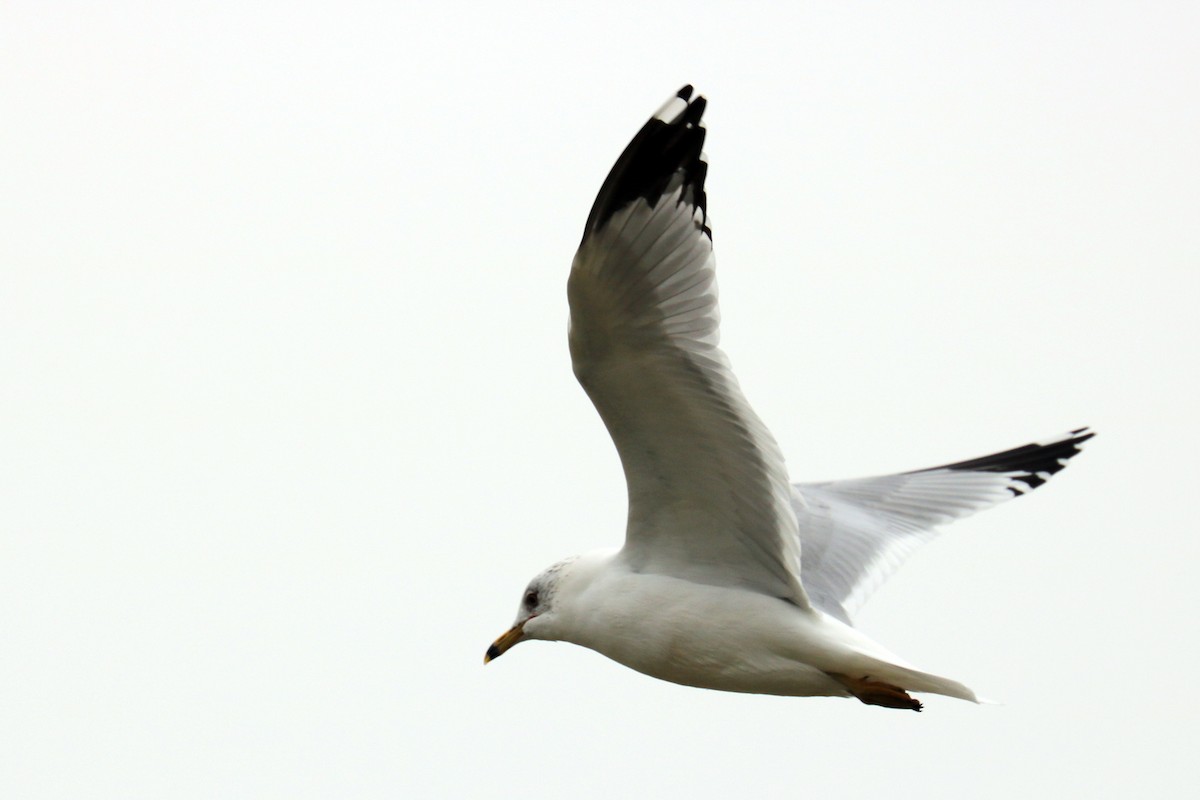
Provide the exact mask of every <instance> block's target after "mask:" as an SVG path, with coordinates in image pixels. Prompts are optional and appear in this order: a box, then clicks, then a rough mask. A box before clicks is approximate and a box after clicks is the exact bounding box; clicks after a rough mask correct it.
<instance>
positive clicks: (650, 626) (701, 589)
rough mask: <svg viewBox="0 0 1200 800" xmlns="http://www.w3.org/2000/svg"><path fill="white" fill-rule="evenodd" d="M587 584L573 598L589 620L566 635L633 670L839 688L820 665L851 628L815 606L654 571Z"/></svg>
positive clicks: (829, 665) (840, 653)
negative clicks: (591, 587) (591, 589)
mask: <svg viewBox="0 0 1200 800" xmlns="http://www.w3.org/2000/svg"><path fill="white" fill-rule="evenodd" d="M597 589H599V590H600V591H598V592H596V593H589V594H588V595H585V596H584V598H581V599H583V600H584V602H585V603H586V604H587V607H588V613H587V615H586V619H588V621H589V623H588V624H584V625H581V626H580V627H579V629H578V630H576V631H573V632H572V633H573V635H572V636H571V638H570V641H572V642H574V643H575V644H579V645H582V646H584V647H588V648H591V649H592V650H596V651H597V652H599V653H602V654H603V655H606V656H608V657H609V658H611V659H613V660H614V661H617V662H620V663H621V664H624V665H625V666H627V667H630V668H631V669H635V670H637V671H638V672H642V673H645V674H646V675H650V676H653V677H655V678H660V679H662V680H666V681H671V682H673V683H681V684H684V685H687V686H698V687H702V688H706V689H720V690H724V691H730V692H753V693H758V694H780V695H797V696H808V695H835V696H845V695H846V694H847V692H846V690H845V688H844V687H843V686H842V685H841V684H840V683H838V682H837V681H835V680H833V679H832V678H830V677H829V675H828V674H827V673H826V669H834V670H835V671H836V667H837V666H838V665H839V664H841V663H844V660H845V656H846V655H849V654H851V653H852V652H853V650H854V648H850V647H848V646H847V645H848V644H849V643H848V642H842V641H840V639H841V638H842V636H841V631H842V630H844V631H849V632H850V633H851V636H852V638H857V637H859V636H861V635H860V634H857V632H855V631H853V629H851V628H849V627H847V626H845V625H843V624H842V623H841V622H838V621H837V620H833V619H831V618H830V617H827V616H826V615H824V614H821V613H820V612H816V611H807V610H805V609H801V608H798V607H797V606H795V605H793V604H792V603H789V602H787V601H784V600H780V599H778V598H773V597H767V596H765V595H761V594H757V593H754V592H750V591H745V590H740V589H730V588H725V587H716V586H702V585H698V584H695V583H691V582H687V581H679V580H677V579H674V578H668V577H664V576H659V575H646V574H632V573H626V574H625V575H623V576H620V577H618V578H614V580H612V581H606V582H605V585H604V586H603V587H600V586H598V587H597ZM589 595H590V596H589ZM863 638H865V637H863Z"/></svg>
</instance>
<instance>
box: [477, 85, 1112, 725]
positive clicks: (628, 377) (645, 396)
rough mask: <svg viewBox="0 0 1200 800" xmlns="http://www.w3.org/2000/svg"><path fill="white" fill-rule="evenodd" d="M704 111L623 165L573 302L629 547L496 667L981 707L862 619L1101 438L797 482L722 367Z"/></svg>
mask: <svg viewBox="0 0 1200 800" xmlns="http://www.w3.org/2000/svg"><path fill="white" fill-rule="evenodd" d="M692 94H693V90H692V87H691V86H684V87H683V88H682V89H680V90H679V92H678V93H677V94H676V95H675V96H674V97H672V98H671V99H669V100H668V101H667V102H666V104H664V105H663V106H662V108H660V109H659V110H658V112H657V113H656V114H655V115H654V116H653V117H651V118H650V120H649V121H648V122H646V124H645V125H644V126H643V127H642V129H641V130H640V131H639V132H638V133H637V135H636V136H634V138H633V139H632V141H630V143H629V145H628V146H627V147H626V148H625V151H624V152H623V153H622V154H621V156H620V158H618V159H617V162H616V164H615V165H614V166H613V168H612V171H611V172H609V174H608V177H607V178H606V179H605V181H604V183H603V185H602V186H601V187H600V192H599V194H598V195H597V196H596V201H595V204H594V205H593V206H592V210H591V213H590V214H589V215H588V219H587V224H586V225H585V227H584V233H583V240H582V241H581V243H580V245H579V249H578V251H577V252H576V254H575V258H574V261H573V263H572V265H571V273H570V278H569V280H568V283H567V296H568V300H569V303H570V310H571V316H570V330H569V335H568V339H569V344H570V350H571V361H572V365H573V367H574V371H575V376H576V377H577V378H578V380H579V383H580V384H581V385H582V386H583V388H584V390H585V391H586V392H587V395H588V397H590V398H591V400H592V403H593V404H594V405H595V407H596V411H598V412H599V414H600V417H601V419H602V420H603V421H604V424H605V426H606V427H607V428H608V432H609V434H610V435H611V437H612V440H613V443H614V444H615V445H616V448H617V452H618V454H619V455H620V459H621V466H622V468H623V469H624V472H625V481H626V484H627V487H628V492H629V504H628V519H627V526H626V531H625V543H624V546H623V547H621V548H620V549H619V550H602V551H595V552H591V553H587V554H584V555H580V556H575V557H573V558H568V559H565V560H563V561H559V562H558V563H556V564H554V565H552V566H551V567H549V568H548V569H546V570H545V571H543V572H542V573H540V574H539V575H537V576H536V577H535V578H534V579H533V580H532V581H530V582H529V584H528V586H527V587H526V588H525V590H524V592H523V593H522V596H521V601H520V605H519V608H518V612H517V617H516V621H515V622H514V623H513V625H512V627H511V628H510V629H509V630H508V631H507V632H506V633H504V634H503V635H501V636H500V637H499V638H498V639H496V641H495V642H494V643H493V644H492V645H491V647H489V648H488V650H487V654H486V656H485V657H484V663H487V662H489V661H491V660H493V659H495V658H497V657H499V656H500V655H502V654H503V653H505V652H506V651H507V650H508V649H509V648H511V647H512V646H513V645H515V644H517V643H519V642H523V641H525V640H528V639H541V640H549V641H565V642H571V643H573V644H577V645H581V646H583V647H587V648H590V649H592V650H595V651H597V652H599V653H601V654H603V655H605V656H607V657H608V658H610V659H612V660H614V661H617V662H618V663H621V664H624V665H625V666H627V667H630V668H632V669H635V670H637V671H638V672H642V673H644V674H646V675H650V676H652V677H655V678H660V679H662V680H666V681H671V682H674V683H678V684H683V685H687V686H695V687H701V688H707V689H716V690H723V691H730V692H749V693H758V694H773V695H790V696H833V697H856V698H858V699H859V700H861V701H862V702H863V703H867V704H870V705H877V706H884V707H888V708H902V709H905V708H906V709H912V710H915V711H920V710H921V708H922V706H921V703H920V702H919V701H918V700H916V699H914V698H913V697H912V695H911V694H909V693H910V692H918V693H922V692H929V693H933V694H940V695H946V696H949V697H956V698H960V699H963V700H970V701H973V702H980V701H979V699H978V698H977V697H976V696H975V694H974V692H972V691H971V690H970V689H968V688H967V687H966V686H964V685H963V684H961V683H959V682H957V681H954V680H950V679H949V678H944V677H940V676H938V675H934V674H931V673H928V672H923V671H921V670H918V669H916V668H915V667H913V666H911V665H910V664H908V663H906V662H904V661H903V660H901V659H900V658H899V657H897V656H896V655H894V654H892V653H891V652H889V651H888V650H887V649H885V648H884V647H883V646H881V645H879V644H877V643H876V642H875V641H873V640H872V639H870V638H869V637H867V636H866V635H865V634H863V633H861V632H860V631H858V630H857V629H856V628H854V627H853V624H852V616H853V614H854V613H855V612H856V611H857V610H858V609H859V608H860V607H861V606H862V604H863V603H864V602H865V601H866V599H867V597H868V596H869V595H870V594H871V592H873V591H874V590H875V589H877V588H878V587H879V586H880V584H882V583H883V581H884V580H886V579H887V578H888V577H889V576H890V575H891V574H892V573H894V572H895V570H896V569H897V568H898V567H899V566H900V564H901V563H902V562H903V561H904V559H905V558H906V557H907V556H908V555H909V554H910V553H911V552H912V551H913V550H914V549H916V548H917V547H918V546H919V545H921V544H923V543H924V542H927V541H929V540H930V539H932V538H933V537H934V536H935V535H936V527H937V526H939V525H942V524H943V523H946V522H950V521H951V520H954V519H958V518H960V517H964V516H967V515H969V514H972V513H974V512H976V511H979V510H981V509H984V508H987V507H989V506H992V505H995V504H997V503H1000V502H1002V501H1004V500H1008V499H1010V498H1013V497H1019V496H1021V495H1023V494H1026V493H1027V492H1029V491H1030V490H1032V489H1035V488H1037V487H1038V486H1040V485H1041V484H1043V483H1045V481H1046V480H1047V479H1048V478H1049V477H1050V476H1051V475H1053V474H1055V473H1057V472H1058V471H1060V470H1061V469H1062V468H1063V467H1064V466H1065V465H1066V463H1067V461H1068V460H1069V459H1070V458H1072V457H1073V456H1075V455H1076V454H1077V453H1079V452H1080V447H1081V445H1082V444H1083V443H1084V442H1085V441H1087V440H1088V439H1089V438H1091V437H1092V436H1093V434H1092V433H1091V432H1089V431H1088V429H1086V428H1081V429H1079V430H1074V431H1071V432H1070V433H1068V434H1066V435H1063V436H1060V437H1057V438H1054V439H1051V440H1048V441H1043V442H1035V443H1033V444H1028V445H1024V446H1022V447H1017V448H1015V449H1011V450H1005V451H1003V452H1000V453H995V454H993V455H989V456H984V457H982V458H975V459H971V460H969V461H959V462H956V463H953V464H946V465H943V466H940V467H933V468H930V469H922V470H916V471H913V472H905V473H901V474H898V475H886V476H880V477H872V478H861V479H856V480H841V481H832V482H825V483H796V484H792V483H789V478H788V474H787V471H786V470H785V468H784V460H783V456H782V454H781V452H780V449H779V446H778V445H777V444H776V442H775V439H774V438H773V437H772V435H771V433H770V432H769V431H768V430H767V428H766V426H765V425H763V423H762V421H761V420H760V419H759V418H758V416H757V415H756V414H755V413H754V411H753V410H752V409H751V408H750V405H749V404H748V403H747V401H746V398H745V397H744V396H743V395H742V391H741V389H740V388H739V387H738V382H737V380H736V378H734V375H733V372H732V369H731V367H730V364H729V360H728V358H726V356H725V354H724V353H723V352H722V351H721V350H720V348H719V347H718V322H719V312H718V309H717V288H716V282H715V277H714V259H713V250H712V230H711V228H710V227H709V220H708V215H707V210H706V198H705V193H704V179H705V174H706V172H707V170H708V165H707V162H706V161H705V157H704V155H703V153H702V151H701V148H702V146H703V144H704V137H705V129H704V126H703V125H702V124H701V117H702V116H703V114H704V108H705V99H704V98H703V97H701V96H696V97H693V96H692Z"/></svg>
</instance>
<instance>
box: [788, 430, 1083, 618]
mask: <svg viewBox="0 0 1200 800" xmlns="http://www.w3.org/2000/svg"><path fill="white" fill-rule="evenodd" d="M1094 435H1095V434H1093V433H1091V432H1090V431H1088V429H1087V428H1081V429H1079V430H1077V431H1071V433H1069V434H1067V435H1065V436H1062V437H1059V438H1057V439H1053V440H1051V441H1048V442H1035V443H1033V444H1027V445H1025V446H1023V447H1017V448H1014V449H1012V450H1005V451H1004V452H1002V453H994V454H993V455H990V456H984V457H983V458H975V459H971V460H970V461H959V462H957V463H954V464H946V465H944V466H941V467H933V468H931V469H923V470H917V471H916V472H904V473H901V474H899V475H883V476H880V477H875V478H859V479H856V480H847V481H831V482H828V483H798V484H795V485H794V486H793V491H794V494H793V504H794V507H795V511H796V516H797V518H798V520H799V525H800V538H801V540H802V541H803V545H804V564H803V570H802V578H803V581H804V587H805V589H806V590H807V591H808V593H809V597H810V598H811V599H812V602H813V605H815V606H816V607H818V608H820V609H821V610H823V611H825V612H827V613H829V614H832V615H834V616H836V617H839V618H840V619H842V620H843V621H845V622H850V617H851V615H853V614H854V613H855V612H856V611H857V610H858V609H859V608H860V607H862V604H863V603H864V602H866V600H867V598H868V597H870V595H871V593H872V592H874V591H875V590H876V589H877V588H879V586H880V585H882V584H883V582H884V581H885V580H887V579H888V578H889V577H890V576H891V575H892V573H894V572H895V571H896V570H897V569H898V568H899V567H900V565H901V564H903V563H904V560H905V559H906V558H908V556H909V555H910V554H911V553H912V552H913V551H914V550H916V549H917V547H919V546H920V545H921V544H923V543H924V542H927V541H929V540H930V539H932V538H933V537H935V536H936V535H937V534H938V531H937V530H936V527H937V526H938V525H942V524H944V523H947V522H950V521H952V520H955V519H958V518H960V517H965V516H967V515H968V514H973V513H975V512H976V511H981V510H983V509H985V508H989V507H991V506H993V505H995V504H996V503H1001V502H1003V501H1005V500H1009V499H1011V498H1013V497H1019V496H1021V495H1022V494H1024V493H1026V492H1029V491H1032V490H1033V489H1036V488H1037V487H1038V486H1041V485H1042V484H1043V483H1045V482H1046V480H1047V479H1048V478H1049V477H1050V476H1051V475H1053V474H1054V473H1056V472H1058V471H1059V470H1061V469H1062V468H1063V467H1064V466H1066V463H1067V461H1068V460H1069V459H1070V458H1072V457H1073V456H1075V455H1076V454H1077V453H1079V451H1080V449H1081V447H1082V445H1083V443H1084V442H1086V441H1087V440H1088V439H1090V438H1092V437H1093V436H1094Z"/></svg>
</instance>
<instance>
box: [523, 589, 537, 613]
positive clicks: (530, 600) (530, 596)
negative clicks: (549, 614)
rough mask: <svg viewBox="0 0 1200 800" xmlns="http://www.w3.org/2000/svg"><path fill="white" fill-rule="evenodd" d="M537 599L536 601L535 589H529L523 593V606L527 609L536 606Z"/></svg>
mask: <svg viewBox="0 0 1200 800" xmlns="http://www.w3.org/2000/svg"><path fill="white" fill-rule="evenodd" d="M537 601H538V595H537V592H536V591H534V590H532V589H530V590H529V591H528V592H526V593H525V607H526V608H529V609H532V608H535V607H536V606H537Z"/></svg>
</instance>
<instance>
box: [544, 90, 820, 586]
mask: <svg viewBox="0 0 1200 800" xmlns="http://www.w3.org/2000/svg"><path fill="white" fill-rule="evenodd" d="M703 109H704V100H703V98H699V97H698V98H695V99H692V98H691V87H685V88H684V89H683V90H681V91H680V92H679V94H678V95H677V96H676V98H673V100H672V101H669V102H668V103H667V104H666V105H664V106H663V108H662V110H660V112H659V114H658V115H656V116H655V117H654V118H652V119H651V120H650V121H649V122H647V123H646V125H645V126H643V128H642V130H641V131H640V132H639V133H638V134H637V136H635V137H634V139H633V141H632V142H631V143H630V145H629V146H628V147H627V148H626V150H625V152H624V153H623V154H622V155H621V158H620V159H618V161H617V163H616V165H614V167H613V169H612V171H611V172H610V173H609V176H608V178H607V179H606V180H605V182H604V185H603V186H602V188H601V190H600V193H599V194H598V195H597V198H596V203H595V205H594V206H593V208H592V212H591V214H590V215H589V217H588V223H587V226H586V228H585V231H584V237H583V241H582V242H581V243H580V247H579V250H578V252H577V253H576V255H575V260H574V262H573V264H572V267H571V277H570V280H569V281H568V286H567V294H568V298H569V300H570V305H571V328H570V337H569V338H570V345H571V357H572V362H573V366H574V369H575V374H576V377H577V378H578V379H579V382H580V384H581V385H582V386H583V388H584V390H585V391H586V392H587V393H588V396H589V397H590V398H591V400H592V403H593V404H594V405H595V406H596V410H597V411H598V412H599V414H600V417H601V419H603V421H604V424H605V425H606V426H607V428H608V431H609V433H610V434H611V436H612V439H613V442H614V444H615V445H616V447H617V452H618V453H619V455H620V457H621V464H622V467H623V469H624V471H625V479H626V483H627V485H628V489H629V520H628V526H627V529H626V538H625V547H624V549H623V551H622V552H623V555H624V557H625V558H626V560H627V561H628V563H629V564H630V565H631V566H632V567H633V568H635V569H639V570H644V571H653V572H661V573H665V574H671V575H675V576H677V577H682V578H687V579H690V580H696V581H701V582H708V583H715V584H719V585H739V586H744V587H748V588H752V589H754V590H757V591H762V592H765V593H770V594H772V595H774V596H778V597H784V598H787V599H789V600H791V601H793V602H795V603H797V604H798V605H802V606H805V607H807V605H808V600H807V597H806V596H805V594H804V589H803V588H802V587H801V584H800V538H799V535H798V533H797V529H796V518H795V514H794V513H793V512H792V508H791V502H790V493H791V489H790V487H789V486H788V483H787V473H786V470H785V468H784V464H783V457H782V455H781V454H780V452H779V448H778V446H777V445H776V443H775V440H774V439H773V438H772V436H771V434H770V432H769V431H768V430H767V428H766V426H765V425H763V423H762V422H761V420H759V418H758V417H757V416H756V415H755V414H754V412H753V410H752V409H751V408H750V406H749V404H748V403H747V402H746V399H745V397H744V396H743V395H742V392H741V389H740V388H739V386H738V383H737V379H736V378H735V377H734V375H733V372H732V370H731V368H730V365H729V361H728V359H727V358H726V357H725V354H724V353H723V352H722V351H721V350H720V349H719V347H718V346H717V345H718V341H719V338H720V334H719V322H720V313H719V310H718V306H717V286H716V274H715V261H714V259H713V253H712V234H711V231H710V229H709V227H708V219H707V213H706V198H705V194H704V178H705V176H706V174H707V166H706V165H705V163H704V161H703V157H702V154H701V147H702V145H703V142H704V129H703V127H702V126H701V125H700V116H701V114H702V113H703Z"/></svg>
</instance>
